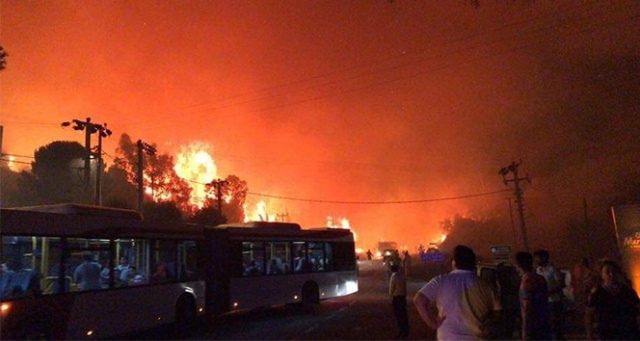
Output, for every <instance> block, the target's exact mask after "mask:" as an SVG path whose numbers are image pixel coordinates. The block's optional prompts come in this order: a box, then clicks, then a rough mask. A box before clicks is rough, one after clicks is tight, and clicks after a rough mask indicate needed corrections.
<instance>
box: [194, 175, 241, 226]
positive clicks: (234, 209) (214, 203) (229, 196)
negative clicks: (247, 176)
mask: <svg viewBox="0 0 640 341" xmlns="http://www.w3.org/2000/svg"><path fill="white" fill-rule="evenodd" d="M225 182H226V184H225V185H224V186H223V187H222V205H221V206H222V215H223V216H224V217H225V218H226V221H227V222H229V223H237V222H243V221H244V203H245V199H246V197H247V191H248V186H247V182H246V181H244V180H242V179H240V178H239V177H238V176H236V175H229V176H227V178H226V179H225ZM216 190H217V189H216V188H215V186H211V187H209V188H208V192H207V199H206V200H205V203H204V207H203V210H205V209H206V210H208V209H209V208H212V209H213V210H216V211H217V209H218V197H217V193H216ZM210 215H211V214H210ZM211 219H213V216H210V217H208V218H206V219H205V220H206V221H207V222H208V223H210V222H211Z"/></svg>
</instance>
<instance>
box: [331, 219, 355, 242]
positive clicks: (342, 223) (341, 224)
mask: <svg viewBox="0 0 640 341" xmlns="http://www.w3.org/2000/svg"><path fill="white" fill-rule="evenodd" d="M336 220H337V221H338V223H334V222H333V217H332V216H327V226H328V227H330V228H336V229H347V230H351V233H353V241H357V240H358V235H357V234H356V231H354V230H353V229H352V228H351V225H350V224H349V219H347V218H337V219H336Z"/></svg>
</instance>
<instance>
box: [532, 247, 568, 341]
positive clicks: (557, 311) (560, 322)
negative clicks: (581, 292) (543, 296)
mask: <svg viewBox="0 0 640 341" xmlns="http://www.w3.org/2000/svg"><path fill="white" fill-rule="evenodd" d="M533 255H534V257H535V258H536V261H537V263H538V267H537V268H536V272H537V273H538V274H539V275H542V276H543V277H544V278H545V279H546V280H547V290H548V293H549V307H550V309H551V330H552V331H553V338H554V340H565V339H566V338H565V336H564V320H565V319H564V314H565V312H564V303H563V302H562V298H563V297H564V294H563V293H562V289H563V288H564V286H565V285H564V281H563V280H562V276H561V274H560V270H559V269H558V268H556V267H555V266H554V265H553V264H551V263H550V262H549V252H548V251H547V250H538V251H536V252H534V253H533Z"/></svg>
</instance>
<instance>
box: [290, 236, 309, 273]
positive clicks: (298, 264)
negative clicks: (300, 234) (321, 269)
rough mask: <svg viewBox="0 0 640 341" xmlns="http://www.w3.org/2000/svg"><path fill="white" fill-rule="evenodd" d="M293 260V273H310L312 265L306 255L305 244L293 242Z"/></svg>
mask: <svg viewBox="0 0 640 341" xmlns="http://www.w3.org/2000/svg"><path fill="white" fill-rule="evenodd" d="M293 249H294V254H295V258H294V259H293V272H311V270H312V268H313V264H312V263H311V260H310V259H309V255H308V254H307V243H305V242H293Z"/></svg>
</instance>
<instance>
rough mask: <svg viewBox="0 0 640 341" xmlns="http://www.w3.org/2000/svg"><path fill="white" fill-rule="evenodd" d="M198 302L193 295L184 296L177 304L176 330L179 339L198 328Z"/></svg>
mask: <svg viewBox="0 0 640 341" xmlns="http://www.w3.org/2000/svg"><path fill="white" fill-rule="evenodd" d="M196 316H197V314H196V302H195V300H194V299H193V297H192V296H191V295H188V294H184V295H182V296H180V298H179V299H178V303H176V318H175V321H174V330H175V332H176V334H177V335H178V336H179V337H184V336H187V335H189V334H190V333H191V332H192V331H193V328H195V326H196Z"/></svg>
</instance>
